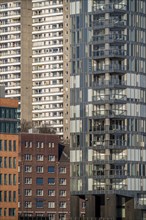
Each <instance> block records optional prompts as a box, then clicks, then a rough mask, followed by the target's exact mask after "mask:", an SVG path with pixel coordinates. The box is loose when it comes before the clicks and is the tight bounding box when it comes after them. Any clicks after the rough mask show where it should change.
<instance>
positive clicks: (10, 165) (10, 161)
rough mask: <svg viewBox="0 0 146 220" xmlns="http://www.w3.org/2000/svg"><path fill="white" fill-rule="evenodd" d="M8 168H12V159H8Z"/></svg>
mask: <svg viewBox="0 0 146 220" xmlns="http://www.w3.org/2000/svg"><path fill="white" fill-rule="evenodd" d="M9 168H12V157H9Z"/></svg>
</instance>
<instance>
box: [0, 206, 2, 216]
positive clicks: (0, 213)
mask: <svg viewBox="0 0 146 220" xmlns="http://www.w3.org/2000/svg"><path fill="white" fill-rule="evenodd" d="M0 216H2V208H0Z"/></svg>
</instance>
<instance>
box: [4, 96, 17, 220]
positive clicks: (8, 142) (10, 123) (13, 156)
mask: <svg viewBox="0 0 146 220" xmlns="http://www.w3.org/2000/svg"><path fill="white" fill-rule="evenodd" d="M17 108H18V101H17V100H12V99H7V98H0V219H1V220H16V219H18V135H17V114H16V111H17Z"/></svg>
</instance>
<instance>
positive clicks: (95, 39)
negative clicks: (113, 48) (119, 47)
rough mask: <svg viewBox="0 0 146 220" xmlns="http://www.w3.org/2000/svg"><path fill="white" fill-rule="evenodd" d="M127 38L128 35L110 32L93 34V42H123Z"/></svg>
mask: <svg viewBox="0 0 146 220" xmlns="http://www.w3.org/2000/svg"><path fill="white" fill-rule="evenodd" d="M126 40H127V36H126V35H124V34H110V35H105V36H103V35H100V36H93V38H92V42H94V43H102V42H113V41H115V42H123V41H126Z"/></svg>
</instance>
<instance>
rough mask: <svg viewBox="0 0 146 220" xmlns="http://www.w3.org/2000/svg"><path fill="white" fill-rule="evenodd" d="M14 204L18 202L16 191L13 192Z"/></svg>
mask: <svg viewBox="0 0 146 220" xmlns="http://www.w3.org/2000/svg"><path fill="white" fill-rule="evenodd" d="M13 202H16V191H13Z"/></svg>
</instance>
